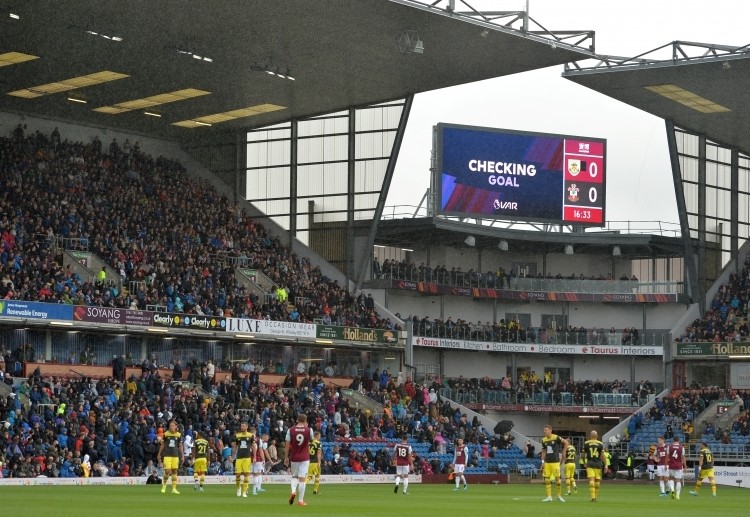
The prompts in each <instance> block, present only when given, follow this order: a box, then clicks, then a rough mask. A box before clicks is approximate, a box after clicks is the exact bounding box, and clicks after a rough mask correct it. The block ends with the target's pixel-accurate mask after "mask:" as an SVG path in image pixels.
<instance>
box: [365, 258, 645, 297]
mask: <svg viewBox="0 0 750 517" xmlns="http://www.w3.org/2000/svg"><path fill="white" fill-rule="evenodd" d="M372 274H373V278H376V279H377V278H386V279H393V280H410V281H413V282H428V283H435V284H442V285H450V286H455V287H487V288H491V289H517V288H519V287H520V285H518V283H517V282H516V281H517V280H518V279H532V278H533V279H537V280H577V281H584V280H596V281H605V282H606V281H609V282H614V281H615V278H614V277H613V276H612V273H607V274H603V273H602V274H599V275H591V276H585V275H584V274H583V273H579V274H575V273H573V274H571V275H569V276H564V275H563V274H562V273H557V274H556V275H553V274H552V273H547V274H546V275H544V274H542V273H537V274H536V275H533V276H527V275H525V274H523V273H522V274H520V275H519V274H517V273H516V271H514V270H513V269H512V268H511V269H510V271H508V272H506V271H505V269H504V268H503V267H498V268H497V270H495V271H492V270H490V271H487V272H486V273H482V272H481V271H475V270H474V269H473V268H471V269H469V270H468V271H463V269H462V268H461V267H460V266H458V267H456V266H453V267H451V268H450V269H448V267H447V266H445V265H439V266H436V267H431V266H429V265H427V264H425V263H424V262H422V263H421V264H420V265H419V266H417V265H416V264H415V263H414V262H409V261H406V260H395V259H394V260H391V259H386V260H384V261H383V264H382V265H381V264H380V261H379V260H378V258H377V257H375V258H374V260H373V265H372ZM619 281H621V282H628V284H627V285H628V286H633V285H634V284H633V283H637V282H638V278H636V276H635V275H632V276H630V277H628V276H627V275H622V276H620V278H619ZM608 290H609V289H603V291H608Z"/></svg>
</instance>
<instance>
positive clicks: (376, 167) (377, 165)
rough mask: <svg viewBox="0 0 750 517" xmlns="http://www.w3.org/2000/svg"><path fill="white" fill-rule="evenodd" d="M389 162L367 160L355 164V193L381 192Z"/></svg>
mask: <svg viewBox="0 0 750 517" xmlns="http://www.w3.org/2000/svg"><path fill="white" fill-rule="evenodd" d="M387 167H388V160H365V161H360V162H357V163H355V164H354V191H355V192H367V191H374V190H375V191H380V190H382V188H383V180H384V179H385V170H386V168H387Z"/></svg>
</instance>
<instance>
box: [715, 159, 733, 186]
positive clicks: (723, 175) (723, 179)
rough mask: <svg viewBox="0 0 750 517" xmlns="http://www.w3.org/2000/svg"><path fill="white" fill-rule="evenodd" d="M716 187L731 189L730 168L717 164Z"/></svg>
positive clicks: (729, 166)
mask: <svg viewBox="0 0 750 517" xmlns="http://www.w3.org/2000/svg"><path fill="white" fill-rule="evenodd" d="M716 186H717V187H723V188H725V189H731V188H732V166H731V165H726V164H723V163H722V164H718V165H717V167H716Z"/></svg>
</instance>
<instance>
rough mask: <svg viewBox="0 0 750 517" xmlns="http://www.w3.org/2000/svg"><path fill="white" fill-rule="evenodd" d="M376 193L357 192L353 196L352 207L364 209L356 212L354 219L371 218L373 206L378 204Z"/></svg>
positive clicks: (373, 211)
mask: <svg viewBox="0 0 750 517" xmlns="http://www.w3.org/2000/svg"><path fill="white" fill-rule="evenodd" d="M378 197H379V195H378V194H357V195H356V196H354V209H355V210H364V211H363V212H357V213H356V214H355V217H354V218H355V219H358V220H362V219H371V218H372V216H373V214H374V213H375V207H376V206H377V204H378Z"/></svg>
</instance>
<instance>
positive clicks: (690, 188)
mask: <svg viewBox="0 0 750 517" xmlns="http://www.w3.org/2000/svg"><path fill="white" fill-rule="evenodd" d="M682 189H683V192H684V193H685V207H686V208H687V211H688V212H691V213H697V212H698V185H696V184H695V183H687V182H684V181H683V182H682Z"/></svg>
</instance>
